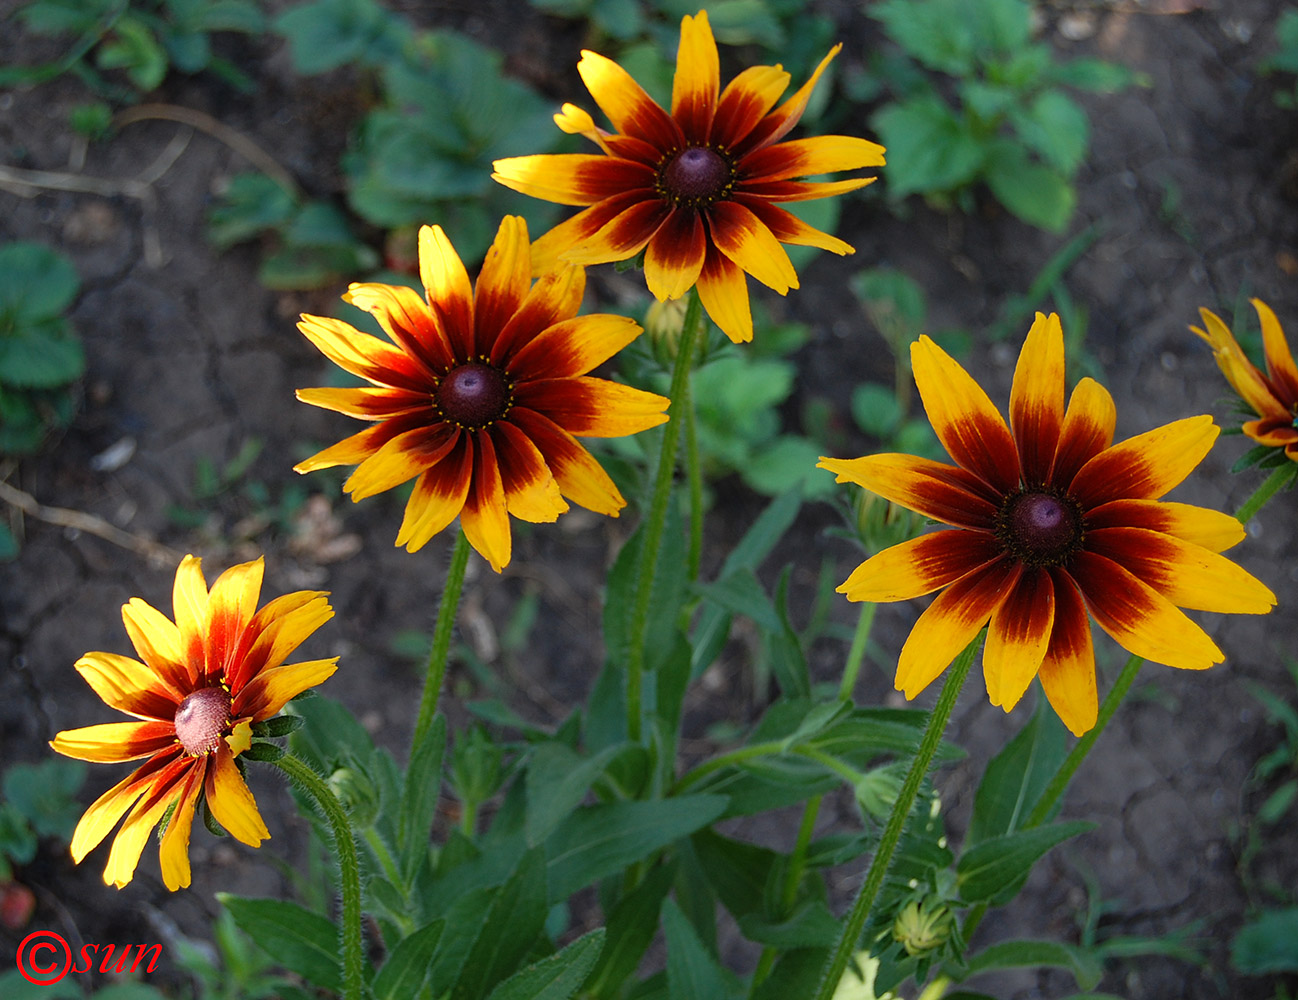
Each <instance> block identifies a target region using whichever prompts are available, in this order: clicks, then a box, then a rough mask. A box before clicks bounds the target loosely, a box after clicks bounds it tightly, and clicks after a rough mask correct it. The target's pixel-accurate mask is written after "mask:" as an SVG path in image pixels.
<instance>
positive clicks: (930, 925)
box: [892, 897, 955, 958]
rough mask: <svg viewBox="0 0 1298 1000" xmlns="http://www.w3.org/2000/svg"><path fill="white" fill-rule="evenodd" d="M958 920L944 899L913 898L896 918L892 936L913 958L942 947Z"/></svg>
mask: <svg viewBox="0 0 1298 1000" xmlns="http://www.w3.org/2000/svg"><path fill="white" fill-rule="evenodd" d="M954 921H955V917H954V915H953V914H952V913H951V911H950V910H949V909H948V908H947V906H946V904H945V903H944V902H943V901H942V900H940V899H936V898H932V897H930V898H928V899H925V900H923V901H920V900H911V901H910V902H909V903H907V904H906V905H905V906H903V907H902V908H901V912H900V913H898V914H897V918H896V920H894V921H893V924H892V937H893V940H895V941H898V942H900V944H901V946H902V947H903V948H905V949H906V954H907V955H910V956H911V957H912V958H913V957H915V956H916V955H923V954H925V953H927V952H930V951H934V950H936V949H937V948H940V947H942V945H944V944H945V943H946V942H947V939H948V938H950V937H951V928H952V925H953V924H954Z"/></svg>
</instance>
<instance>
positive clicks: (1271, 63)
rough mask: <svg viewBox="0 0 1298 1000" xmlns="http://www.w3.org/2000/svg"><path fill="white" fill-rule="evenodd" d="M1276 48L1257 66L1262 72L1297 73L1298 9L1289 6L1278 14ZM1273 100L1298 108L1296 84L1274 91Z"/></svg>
mask: <svg viewBox="0 0 1298 1000" xmlns="http://www.w3.org/2000/svg"><path fill="white" fill-rule="evenodd" d="M1275 41H1276V50H1275V51H1274V52H1272V53H1271V54H1270V55H1269V56H1267V57H1266V58H1265V59H1263V60H1262V63H1261V65H1260V66H1259V67H1258V68H1259V69H1260V70H1261V71H1262V72H1263V73H1266V74H1273V73H1288V74H1290V75H1293V74H1296V73H1298V9H1296V8H1293V7H1290V8H1289V9H1288V10H1286V11H1285V12H1284V13H1283V14H1281V15H1280V20H1279V21H1277V22H1276V26H1275ZM1274 96H1275V102H1276V104H1278V105H1279V106H1280V107H1282V108H1298V85H1295V84H1291V85H1290V86H1289V88H1288V89H1280V90H1277V91H1276V92H1275V95H1274Z"/></svg>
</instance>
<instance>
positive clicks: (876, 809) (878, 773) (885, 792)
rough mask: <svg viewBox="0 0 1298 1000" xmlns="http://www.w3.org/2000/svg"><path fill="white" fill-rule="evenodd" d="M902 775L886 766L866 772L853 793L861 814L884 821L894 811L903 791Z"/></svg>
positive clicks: (858, 779) (857, 782)
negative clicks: (899, 794)
mask: <svg viewBox="0 0 1298 1000" xmlns="http://www.w3.org/2000/svg"><path fill="white" fill-rule="evenodd" d="M901 781H902V778H901V774H900V773H898V772H897V770H896V769H895V768H892V767H888V766H884V767H876V768H874V769H873V770H871V771H866V772H865V773H864V774H863V775H861V776H860V777H859V778H857V779H856V785H855V787H854V789H853V791H855V792H856V804H857V805H858V806H859V807H860V809H861V812H863V813H865V814H866V815H867V816H873V817H874V818H875V819H878V820H883V819H884V818H885V817H887V815H888V813H889V812H891V811H892V806H893V803H895V802H896V801H897V793H898V792H899V791H901Z"/></svg>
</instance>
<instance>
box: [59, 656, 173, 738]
mask: <svg viewBox="0 0 1298 1000" xmlns="http://www.w3.org/2000/svg"><path fill="white" fill-rule="evenodd" d="M76 668H77V673H79V674H80V675H81V676H82V677H84V678H85V679H86V683H87V684H89V685H90V686H91V687H92V688H93V689H94V691H95V694H97V695H99V697H100V698H102V699H103V701H104V704H105V705H108V706H109V707H110V708H115V709H117V710H118V711H119V712H126V713H127V714H128V715H134V716H136V717H138V718H141V719H157V720H160V721H163V722H171V720H172V719H174V718H175V716H176V706H177V705H179V704H180V700H181V698H182V697H183V695H180V694H178V693H177V692H176V691H175V690H174V689H173V688H172V687H171V686H170V685H168V684H166V683H165V682H164V681H163V680H162V679H161V678H159V677H158V675H157V674H156V673H155V672H154V671H153V670H151V669H150V668H149V667H146V666H145V665H144V664H143V663H140V662H139V661H138V660H133V659H131V658H130V657H129V656H119V655H118V654H117V653H86V654H85V656H83V657H81V659H79V660H77V662H76Z"/></svg>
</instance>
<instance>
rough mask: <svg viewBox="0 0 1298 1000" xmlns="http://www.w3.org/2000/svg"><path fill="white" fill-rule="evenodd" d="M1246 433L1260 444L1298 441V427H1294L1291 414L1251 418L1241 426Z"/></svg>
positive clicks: (1280, 443) (1276, 444) (1275, 445)
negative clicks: (1258, 418) (1259, 418)
mask: <svg viewBox="0 0 1298 1000" xmlns="http://www.w3.org/2000/svg"><path fill="white" fill-rule="evenodd" d="M1241 430H1243V431H1244V433H1245V434H1246V435H1248V436H1249V437H1250V438H1252V439H1253V440H1254V441H1256V442H1257V443H1258V444H1265V445H1269V446H1271V447H1279V446H1281V445H1289V444H1293V443H1294V442H1295V441H1298V429H1295V428H1294V423H1293V420H1291V419H1290V418H1289V414H1287V413H1286V414H1285V415H1284V416H1283V417H1263V418H1262V419H1261V420H1249V421H1246V422H1245V423H1244V426H1243V427H1242V428H1241Z"/></svg>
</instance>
